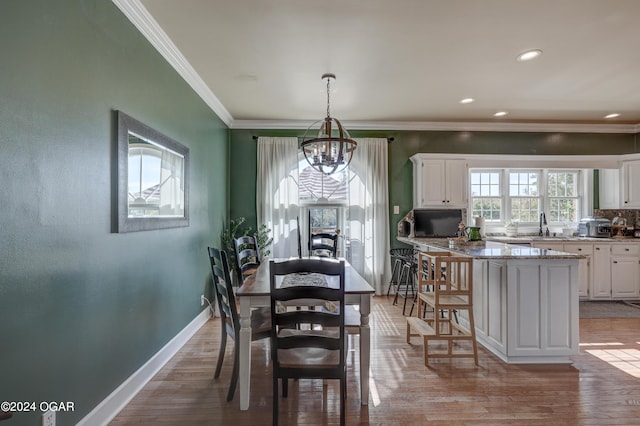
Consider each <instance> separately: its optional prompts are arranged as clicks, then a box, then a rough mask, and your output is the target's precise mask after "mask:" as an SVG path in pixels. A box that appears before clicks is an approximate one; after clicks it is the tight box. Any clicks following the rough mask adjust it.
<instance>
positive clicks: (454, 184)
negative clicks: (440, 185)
mask: <svg viewBox="0 0 640 426" xmlns="http://www.w3.org/2000/svg"><path fill="white" fill-rule="evenodd" d="M468 180H469V179H468V177H467V162H466V161H464V160H446V161H445V188H446V190H445V195H446V205H447V206H451V207H467V187H468Z"/></svg>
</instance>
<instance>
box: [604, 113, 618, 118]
mask: <svg viewBox="0 0 640 426" xmlns="http://www.w3.org/2000/svg"><path fill="white" fill-rule="evenodd" d="M616 117H620V114H618V113H617V112H614V113H613V114H609V115H605V116H604V118H616Z"/></svg>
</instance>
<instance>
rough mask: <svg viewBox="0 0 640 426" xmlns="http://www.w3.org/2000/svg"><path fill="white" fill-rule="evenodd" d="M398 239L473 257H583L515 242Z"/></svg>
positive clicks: (411, 243)
mask: <svg viewBox="0 0 640 426" xmlns="http://www.w3.org/2000/svg"><path fill="white" fill-rule="evenodd" d="M397 239H398V241H400V242H402V243H405V244H410V245H426V246H431V247H435V248H439V249H444V250H447V251H450V252H452V253H458V254H462V255H465V256H471V257H473V258H475V259H584V258H585V256H583V255H581V254H572V253H564V252H561V251H555V250H547V249H543V248H534V247H527V246H519V245H515V244H506V243H499V242H494V241H485V245H455V246H453V247H450V246H449V239H448V238H409V237H398V238H397Z"/></svg>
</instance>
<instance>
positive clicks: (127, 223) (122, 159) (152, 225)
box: [113, 111, 189, 233]
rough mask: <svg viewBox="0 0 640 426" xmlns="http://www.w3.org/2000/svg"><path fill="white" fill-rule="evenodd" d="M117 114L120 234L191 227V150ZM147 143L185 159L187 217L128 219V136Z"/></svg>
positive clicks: (131, 119) (120, 113) (117, 230)
mask: <svg viewBox="0 0 640 426" xmlns="http://www.w3.org/2000/svg"><path fill="white" fill-rule="evenodd" d="M115 112H116V113H117V154H116V155H117V167H118V169H117V191H116V193H117V202H116V205H117V208H116V211H117V214H114V216H115V218H116V219H117V221H116V222H117V226H114V227H113V228H114V230H115V231H116V232H118V233H124V232H137V231H150V230H156V229H165V228H179V227H184V226H189V148H187V147H186V146H184V145H182V144H181V143H179V142H177V141H175V140H173V139H171V138H169V137H168V136H165V135H163V134H162V133H160V132H158V131H157V130H154V129H152V128H151V127H149V126H147V125H146V124H144V123H142V122H140V121H138V120H136V119H135V118H133V117H130V116H129V115H127V114H125V113H123V112H122V111H115ZM130 132H131V133H134V134H136V135H138V136H140V137H141V138H143V139H148V140H150V141H153V142H154V143H157V144H158V145H161V146H164V147H166V148H168V149H170V150H172V151H175V152H177V153H178V154H180V155H182V156H183V157H184V216H182V217H129V204H128V182H129V133H130Z"/></svg>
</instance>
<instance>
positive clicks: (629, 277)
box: [611, 256, 640, 299]
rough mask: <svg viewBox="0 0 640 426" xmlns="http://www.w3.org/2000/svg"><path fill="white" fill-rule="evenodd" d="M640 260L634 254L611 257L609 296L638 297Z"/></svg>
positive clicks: (639, 290)
mask: <svg viewBox="0 0 640 426" xmlns="http://www.w3.org/2000/svg"><path fill="white" fill-rule="evenodd" d="M639 277H640V260H639V259H638V258H637V257H634V256H612V257H611V296H612V297H613V298H614V299H637V298H638V297H640V282H639V280H640V278H639Z"/></svg>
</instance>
